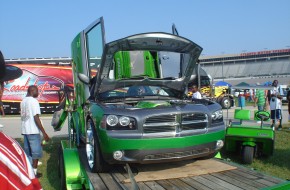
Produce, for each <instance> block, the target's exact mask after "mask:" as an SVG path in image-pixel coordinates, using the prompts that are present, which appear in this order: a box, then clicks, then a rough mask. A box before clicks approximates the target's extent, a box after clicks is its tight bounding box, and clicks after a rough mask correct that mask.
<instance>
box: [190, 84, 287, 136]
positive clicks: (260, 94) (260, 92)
mask: <svg viewBox="0 0 290 190" xmlns="http://www.w3.org/2000/svg"><path fill="white" fill-rule="evenodd" d="M256 86H260V84H259V83H257V84H256ZM271 87H272V89H270V90H265V89H263V88H257V89H249V97H248V101H249V102H254V107H257V109H258V111H269V112H270V116H271V120H272V127H275V129H277V130H280V129H282V119H283V117H282V96H281V95H280V94H279V91H278V80H274V81H273V82H272V85H271ZM191 93H192V100H193V101H194V100H196V99H202V96H201V93H200V92H199V90H198V87H197V86H196V85H193V86H192V88H191ZM287 100H288V113H289V116H288V120H289V122H290V90H288V93H287ZM259 122H260V121H258V123H259Z"/></svg>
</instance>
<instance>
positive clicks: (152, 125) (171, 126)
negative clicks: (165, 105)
mask: <svg viewBox="0 0 290 190" xmlns="http://www.w3.org/2000/svg"><path fill="white" fill-rule="evenodd" d="M177 125H178V123H177V122H176V115H173V114H172V115H160V116H153V117H149V118H147V119H146V121H145V124H144V125H143V132H144V133H163V132H175V131H176V126H177Z"/></svg>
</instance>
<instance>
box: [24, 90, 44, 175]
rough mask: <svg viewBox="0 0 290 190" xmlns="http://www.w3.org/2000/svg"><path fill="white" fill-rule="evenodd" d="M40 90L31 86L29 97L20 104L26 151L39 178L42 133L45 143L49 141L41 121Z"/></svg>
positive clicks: (28, 92)
mask: <svg viewBox="0 0 290 190" xmlns="http://www.w3.org/2000/svg"><path fill="white" fill-rule="evenodd" d="M37 97H38V88H37V86H34V85H32V86H29V87H28V90H27V96H26V97H25V98H24V99H23V100H22V102H21V104H20V108H21V132H22V135H23V136H24V151H25V152H26V154H27V155H28V157H29V158H31V159H32V167H33V170H34V173H35V175H36V176H37V177H41V174H40V173H37V165H38V160H39V159H40V158H42V145H41V136H40V132H41V133H42V134H43V138H44V140H45V141H48V140H49V136H48V135H47V134H46V132H45V130H44V128H43V126H42V123H41V121H40V119H39V115H40V106H39V103H38V101H37V99H36V98H37Z"/></svg>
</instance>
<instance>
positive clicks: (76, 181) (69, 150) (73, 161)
mask: <svg viewBox="0 0 290 190" xmlns="http://www.w3.org/2000/svg"><path fill="white" fill-rule="evenodd" d="M61 147H62V152H63V160H64V172H65V177H66V179H65V182H66V188H67V189H68V190H71V189H82V188H83V186H85V188H86V189H90V181H89V178H88V176H87V174H86V172H85V168H84V167H83V166H82V165H81V161H80V158H79V152H78V149H77V148H76V147H75V146H74V145H73V144H71V145H70V143H69V141H67V140H63V141H61Z"/></svg>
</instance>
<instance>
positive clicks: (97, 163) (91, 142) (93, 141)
mask: <svg viewBox="0 0 290 190" xmlns="http://www.w3.org/2000/svg"><path fill="white" fill-rule="evenodd" d="M86 156H87V162H88V166H89V168H90V170H91V172H93V173H103V172H107V171H108V168H109V167H108V164H107V163H106V162H105V161H104V159H103V156H102V154H101V149H100V144H99V140H98V136H97V134H96V130H95V126H94V123H93V121H92V120H91V119H89V120H88V121H87V126H86Z"/></svg>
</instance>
